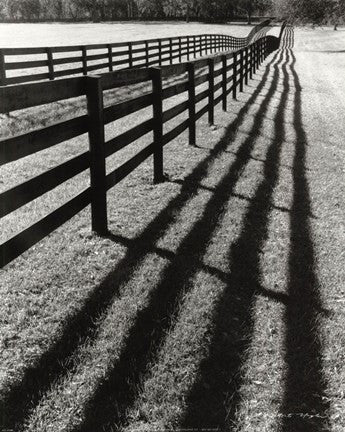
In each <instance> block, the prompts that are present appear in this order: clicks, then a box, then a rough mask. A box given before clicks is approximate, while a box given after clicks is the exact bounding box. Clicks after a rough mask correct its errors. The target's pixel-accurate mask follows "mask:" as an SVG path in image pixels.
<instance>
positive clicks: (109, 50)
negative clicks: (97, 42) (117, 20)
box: [108, 44, 113, 72]
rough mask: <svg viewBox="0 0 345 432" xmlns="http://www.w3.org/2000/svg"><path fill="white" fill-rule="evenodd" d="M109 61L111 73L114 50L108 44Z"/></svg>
mask: <svg viewBox="0 0 345 432" xmlns="http://www.w3.org/2000/svg"><path fill="white" fill-rule="evenodd" d="M108 61H109V72H112V71H113V48H112V46H111V45H110V44H108Z"/></svg>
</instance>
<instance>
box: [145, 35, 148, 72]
mask: <svg viewBox="0 0 345 432" xmlns="http://www.w3.org/2000/svg"><path fill="white" fill-rule="evenodd" d="M145 63H146V67H149V43H148V42H147V41H145Z"/></svg>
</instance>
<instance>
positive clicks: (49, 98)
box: [0, 36, 280, 267]
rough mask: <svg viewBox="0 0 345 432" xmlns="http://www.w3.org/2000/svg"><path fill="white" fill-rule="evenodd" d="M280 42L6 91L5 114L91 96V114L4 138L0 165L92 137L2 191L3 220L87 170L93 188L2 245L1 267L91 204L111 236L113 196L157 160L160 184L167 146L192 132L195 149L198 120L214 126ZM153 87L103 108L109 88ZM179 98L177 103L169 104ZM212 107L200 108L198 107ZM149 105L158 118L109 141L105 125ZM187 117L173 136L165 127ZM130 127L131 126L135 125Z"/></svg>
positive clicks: (2, 92)
mask: <svg viewBox="0 0 345 432" xmlns="http://www.w3.org/2000/svg"><path fill="white" fill-rule="evenodd" d="M279 42H280V40H279V38H276V37H274V36H264V37H263V38H260V39H258V40H257V41H255V42H253V43H251V44H250V45H248V46H246V47H244V48H241V49H239V50H236V51H235V52H228V53H223V54H221V55H219V54H218V55H212V56H208V57H206V58H202V59H197V60H193V61H189V62H185V63H181V64H178V65H166V66H162V67H151V68H134V69H131V70H123V71H117V72H109V73H107V74H104V75H102V76H87V77H76V78H68V79H61V80H56V81H51V82H49V81H48V82H40V83H31V84H20V85H13V86H7V87H0V113H8V112H11V111H15V110H20V109H25V108H29V107H36V106H40V105H44V104H48V103H54V102H58V101H62V100H66V99H70V98H74V97H78V96H85V95H86V97H87V101H88V113H87V114H85V115H82V116H79V117H75V118H72V119H70V120H67V121H63V122H60V123H57V124H54V125H52V126H48V127H44V128H40V129H37V130H34V131H31V132H28V133H25V134H22V135H18V136H14V137H11V138H7V139H5V140H2V141H0V165H4V164H7V163H10V162H13V161H16V160H18V159H21V158H23V157H25V156H28V155H31V154H34V153H37V152H40V151H42V150H44V149H48V148H50V147H52V146H55V145H59V144H62V143H63V142H64V141H66V140H69V139H71V138H74V137H77V136H79V135H82V134H84V133H88V139H89V151H87V152H84V153H82V154H80V155H78V156H76V157H73V158H72V159H70V160H68V161H67V162H64V163H62V164H61V165H59V166H56V167H54V168H52V169H50V170H49V171H46V172H44V173H43V174H40V175H38V176H36V177H34V178H31V179H30V180H28V181H25V182H24V183H22V184H19V185H17V186H15V187H13V188H11V189H9V190H6V191H5V192H2V193H1V194H0V202H1V203H2V204H1V206H0V218H2V217H4V216H6V215H8V214H10V213H11V212H13V211H15V210H17V209H18V208H20V207H21V206H23V205H25V204H27V203H29V202H31V201H33V200H35V199H36V198H38V197H40V196H42V195H43V194H45V193H47V192H48V191H50V190H52V189H53V188H55V187H56V186H58V185H59V184H62V183H64V182H66V181H67V180H69V179H71V178H73V177H74V176H76V175H77V174H79V173H81V172H84V171H86V170H89V173H90V183H89V186H88V187H87V188H86V189H84V190H82V191H80V192H79V194H78V195H76V196H74V198H72V199H71V200H69V201H68V202H66V203H64V204H63V205H62V206H60V207H59V208H57V209H56V210H54V211H53V212H52V213H50V214H48V215H47V216H45V217H44V218H43V219H41V220H39V221H38V222H36V223H35V224H33V225H32V226H30V227H28V228H26V229H25V230H24V231H22V232H20V233H18V234H16V235H15V236H14V237H12V238H10V239H9V240H7V241H5V242H4V243H3V244H1V245H0V267H2V266H4V265H6V264H7V263H9V262H11V261H12V260H13V259H15V258H16V257H18V256H19V255H20V254H22V253H23V252H24V251H26V250H27V249H29V248H30V247H32V246H33V245H34V244H36V243H37V242H39V241H40V240H41V239H43V238H44V237H45V236H47V235H48V234H50V233H51V232H53V231H54V230H55V229H57V228H58V227H59V226H61V225H62V224H64V223H65V222H66V221H68V220H69V219H70V218H72V217H73V216H74V215H76V214H77V213H79V212H80V211H81V210H82V209H84V208H85V207H86V206H88V205H89V204H91V218H92V220H91V225H92V229H93V230H94V231H95V232H97V233H98V234H105V233H106V232H107V200H106V197H107V191H108V190H109V189H111V188H112V187H113V186H115V185H116V184H118V183H119V182H120V181H121V180H123V179H124V178H125V177H126V176H128V175H129V174H130V173H131V172H132V171H133V170H135V169H136V168H137V167H138V166H139V165H140V164H141V163H142V162H143V161H145V160H146V159H147V158H149V157H150V156H153V177H154V181H155V182H159V181H161V180H162V179H163V148H164V146H166V145H167V144H168V143H170V142H171V141H172V140H173V139H174V138H176V137H177V136H179V135H180V134H181V133H182V132H183V131H185V130H187V129H188V131H189V143H190V144H191V145H195V130H196V122H197V120H198V119H199V118H200V117H202V116H203V115H204V114H206V113H207V115H208V121H209V123H210V124H213V122H214V107H215V106H216V105H217V104H219V103H222V108H223V110H226V109H227V98H228V96H229V95H231V96H232V97H233V98H236V96H237V92H238V91H243V87H244V85H245V84H247V83H248V80H249V79H251V78H252V77H253V74H254V73H255V72H256V70H257V68H258V67H259V65H260V64H261V62H262V61H263V60H264V59H265V58H266V57H267V56H268V55H269V54H270V53H271V52H272V51H274V50H275V49H277V48H278V46H279ZM176 75H179V76H180V77H181V80H180V81H179V82H178V83H175V84H173V85H171V84H167V85H165V83H166V81H165V79H166V78H168V77H172V76H176ZM141 82H148V83H152V87H151V91H150V92H149V93H147V94H142V95H140V96H137V97H135V98H132V99H130V100H126V101H124V102H121V103H117V104H113V105H111V106H109V107H106V108H104V105H103V92H104V90H108V89H113V88H116V87H122V86H128V85H131V84H134V83H141ZM183 93H184V94H185V100H184V101H183V102H181V99H180V98H177V102H178V103H177V104H176V105H174V106H172V107H170V108H169V109H166V110H164V109H163V101H165V100H166V99H170V98H173V97H174V96H177V95H182V94H183ZM171 100H172V101H174V99H171ZM201 101H206V105H204V106H203V107H202V108H199V107H200V105H198V104H199V102H201ZM145 107H151V108H150V109H152V111H153V116H152V118H149V119H148V120H145V121H143V122H141V123H140V124H138V125H136V126H135V127H131V126H130V125H129V126H128V128H127V130H126V131H125V132H123V133H121V134H119V135H118V136H116V137H115V138H112V139H110V140H108V141H105V134H104V128H105V125H107V124H110V123H112V122H116V121H118V120H119V119H122V118H125V117H126V116H128V115H130V114H133V113H136V112H137V111H139V110H142V109H143V108H145ZM181 113H186V115H187V118H186V119H185V120H183V121H180V120H179V123H178V124H177V126H175V127H174V128H173V129H171V130H169V131H168V132H167V131H166V130H165V126H166V123H167V122H168V121H170V120H171V119H173V118H175V117H177V116H178V115H180V114H181ZM129 124H130V122H129ZM149 133H151V135H152V141H151V143H150V144H149V145H148V146H146V147H145V148H143V149H141V150H140V151H139V152H138V153H137V154H135V155H134V156H133V157H131V158H130V159H129V160H127V161H126V162H125V163H123V164H122V165H120V166H119V167H118V168H116V169H115V170H113V171H112V172H109V173H107V172H106V168H105V166H106V158H107V157H109V156H110V155H113V154H115V153H116V152H118V151H120V150H121V149H123V148H125V147H126V146H129V145H130V144H131V143H133V142H135V141H136V140H138V139H139V138H141V137H143V136H144V135H146V134H149Z"/></svg>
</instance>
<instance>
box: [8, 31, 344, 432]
mask: <svg viewBox="0 0 345 432" xmlns="http://www.w3.org/2000/svg"><path fill="white" fill-rule="evenodd" d="M10 26H23V25H19V24H18V25H12V24H8V25H7V24H6V25H0V35H3V34H4V33H7V35H8V28H10ZM41 26H45V27H46V28H47V30H45V32H46V33H45V34H47V37H45V39H44V44H45V45H46V44H47V45H49V44H50V43H51V44H56V42H57V39H56V37H57V35H58V34H59V32H60V34H59V42H60V41H62V39H61V34H63V39H64V38H66V40H64V41H63V42H61V43H64V44H66V43H71V44H72V43H73V44H74V43H89V42H91V40H89V38H90V37H92V42H93V43H96V42H113V41H115V40H117V39H114V37H113V32H114V28H113V27H111V26H112V25H110V24H89V25H86V24H80V25H79V24H78V25H73V26H71V27H70V28H69V27H67V26H68V25H67V24H66V25H65V24H64V25H52V24H39V25H28V26H23V28H25V30H24V31H19V32H16V31H12V30H11V32H12V37H10V36H6V35H5V36H4V38H5V39H2V40H6V37H7V41H8V43H11V44H12V45H11V46H18V45H23V44H24V45H28V44H29V42H28V40H26V41H24V39H25V37H24V35H25V36H26V39H28V37H27V35H30V44H33V45H42V38H41V36H40V34H42V31H41V30H40V31H37V32H36V30H37V29H38V28H41V29H42V27H41ZM116 26H118V29H117V30H116V33H117V36H118V37H119V38H123V39H122V40H131V39H132V40H133V39H135V38H139V37H140V38H145V37H156V36H157V37H159V36H169V35H172V36H173V35H177V34H181V35H182V34H187V33H198V31H199V30H198V29H197V28H200V32H203V33H207V32H208V29H209V32H210V33H218V32H219V33H223V32H225V31H226V30H223V29H225V28H226V26H217V25H215V26H214V25H210V26H208V25H201V24H194V23H192V24H189V25H185V24H181V23H180V24H166V23H164V25H159V24H156V23H155V24H142V23H140V24H135V25H133V24H130V23H124V24H123V23H121V24H116ZM193 26H195V28H193ZM220 27H221V28H220ZM14 28H15V27H12V29H14ZM18 28H20V27H17V29H18ZM33 28H34V29H35V30H34V31H32V29H33ZM62 28H69V30H68V31H65V32H64V33H61V29H62ZM206 28H207V30H206ZM4 29H6V30H4ZM49 29H52V30H51V33H50V32H49V31H50V30H49ZM139 29H140V32H142V33H140V35H139ZM177 29H178V30H177ZM56 30H58V32H56ZM84 30H85V31H84ZM237 31H238V32H239V33H236V34H235V33H234V32H235V28H234V27H233V28H229V33H228V34H231V35H235V36H237V35H240V36H245V35H246V34H247V33H248V31H249V29H248V27H246V26H238V27H236V32H237ZM275 31H277V30H276V29H273V32H275ZM25 32H26V33H25ZM153 32H155V33H154V34H153ZM241 32H243V33H241ZM14 34H18V37H16V38H14V37H13V35H14ZM36 35H37V36H36ZM21 38H23V39H21ZM36 38H37V39H36ZM50 38H51V39H50ZM54 38H55V39H54ZM10 39H11V41H10ZM54 40H55V42H53V41H54ZM13 44H15V45H13ZM2 45H4V46H5V43H4V42H2ZM344 45H345V42H344V31H343V30H341V31H339V32H332V31H330V30H329V29H317V30H313V31H311V30H307V29H295V34H294V44H293V41H292V36H291V35H290V37H289V38H286V39H285V44H284V45H283V46H282V47H281V49H280V50H279V51H276V52H275V53H273V54H271V56H269V57H268V59H267V60H266V61H265V62H264V63H263V65H262V66H261V68H260V70H259V71H258V72H257V74H255V76H254V80H252V81H250V82H249V85H248V86H245V88H244V92H243V93H239V94H238V99H237V100H236V101H231V102H229V107H228V112H222V111H221V109H220V107H218V108H217V109H216V112H215V126H214V127H212V128H210V127H208V125H207V120H206V119H205V118H201V119H200V120H199V121H198V127H197V147H191V146H189V145H188V144H187V141H188V140H187V134H183V135H181V136H180V137H178V138H177V139H176V140H175V141H174V142H173V143H172V144H169V146H167V148H166V150H165V153H164V160H165V174H166V181H165V182H163V183H160V184H158V185H153V184H152V161H151V160H148V161H147V162H145V163H144V164H143V165H142V166H140V167H139V168H138V169H137V170H136V171H135V172H134V173H133V174H132V175H131V176H130V177H128V178H127V179H126V180H125V181H124V182H122V183H121V184H119V185H118V186H117V187H115V188H113V189H112V190H111V191H110V192H109V193H108V208H109V228H110V234H109V235H108V236H107V237H105V238H101V237H97V236H95V235H93V234H92V233H91V232H90V222H89V221H90V214H89V213H90V211H89V209H86V210H84V211H82V212H81V213H80V214H79V215H78V216H76V217H74V218H73V219H72V220H70V221H69V222H68V223H67V224H65V225H63V226H62V227H61V228H59V229H58V230H57V231H56V232H55V233H53V234H52V235H51V236H49V237H48V238H46V239H45V240H43V241H42V242H40V243H39V244H37V245H36V246H35V247H34V248H32V249H30V250H29V251H27V252H26V253H25V254H24V255H23V256H21V257H19V258H18V259H16V260H15V261H14V262H13V263H11V264H9V265H8V266H6V267H5V268H4V269H2V270H0V271H1V281H0V298H1V304H0V320H1V321H0V323H1V324H0V325H1V327H0V329H1V342H0V344H1V350H0V364H1V369H0V410H1V409H2V410H3V412H1V415H0V421H2V422H3V424H2V425H1V426H3V425H4V427H5V428H6V429H8V428H9V427H11V428H13V429H14V430H16V431H17V430H18V431H20V430H25V431H32V432H33V431H49V430H56V431H73V432H77V431H91V430H92V431H101V430H107V431H110V430H123V431H127V432H133V431H151V430H162V429H164V428H174V427H176V428H197V427H200V428H201V427H203V428H205V427H208V428H220V429H221V430H231V431H238V432H245V431H247V432H254V431H265V432H266V431H269V432H271V431H272V432H275V431H278V430H282V431H284V432H290V431H293V432H299V431H301V432H302V431H303V432H304V431H313V432H315V431H316V432H322V431H332V432H341V431H343V430H344V428H345V417H344V414H343V413H344V412H345V397H344V394H345V380H344V377H345V369H344V355H345V353H344V346H345V339H344V333H343V327H344V293H345V292H344V285H345V270H344V269H345V256H344V237H345V232H344V220H343V215H344V210H345V207H344V199H343V197H344V196H345V189H344V184H345V182H344V180H345V171H344V159H345V151H344V148H343V137H344V136H345V127H344V122H343V120H342V113H343V112H344V109H345V97H344V95H345V86H344V80H343V78H342V75H343V74H342V71H343V70H344V66H345V61H344V56H343V54H341V53H342V52H344V48H345V47H344ZM8 46H10V45H8ZM142 91H145V88H142V87H140V86H136V87H135V88H127V89H121V90H117V91H113V92H111V93H110V94H109V95H107V96H106V103H110V102H111V101H113V100H114V99H115V100H123V99H126V98H128V97H130V96H133V94H138V93H139V92H142ZM83 110H85V101H80V100H77V101H71V102H69V103H68V104H63V105H61V106H56V105H54V106H52V107H47V108H44V109H33V110H27V112H15V113H13V114H11V115H10V116H9V117H8V118H6V117H3V118H1V123H2V124H1V132H2V134H3V136H5V135H10V134H12V133H14V132H17V131H23V130H27V129H30V128H35V127H37V126H40V125H44V124H49V123H53V122H54V121H56V120H57V119H60V118H66V117H67V118H68V117H69V116H72V114H75V113H76V112H83ZM149 114H150V113H149V112H148V111H147V110H146V111H145V110H143V112H142V113H141V115H140V121H142V120H144V119H145V118H146V117H145V116H148V115H149ZM38 118H40V120H39V121H38ZM138 121H139V119H138V116H137V115H136V116H132V117H129V118H127V119H126V121H124V122H123V123H122V124H121V123H120V124H119V125H118V126H117V129H116V130H114V127H112V126H109V127H108V128H107V129H106V134H107V135H108V136H109V137H110V136H114V135H116V134H118V133H121V130H124V129H125V127H126V123H131V124H133V125H134V124H135V122H138ZM176 121H178V119H176ZM147 139H149V137H145V139H144V140H142V141H140V142H139V143H136V144H135V147H134V148H131V149H128V150H125V152H124V153H123V155H122V154H121V155H120V156H116V158H114V159H112V160H110V161H109V165H110V166H109V167H107V168H109V169H110V168H111V166H116V165H117V164H119V163H120V160H121V158H127V157H128V156H129V155H130V154H132V152H134V151H137V150H138V148H140V146H142V145H144V144H145V142H146V141H145V140H147ZM58 147H59V148H58V149H57V148H52V149H49V150H46V151H44V152H41V153H40V154H39V155H40V156H39V157H37V155H36V156H35V155H33V156H30V157H28V158H25V159H23V160H21V161H18V162H15V163H13V164H9V165H5V166H4V167H1V172H0V190H5V189H8V187H9V186H11V185H15V184H17V183H18V182H20V181H22V180H23V179H26V178H30V177H31V176H33V175H35V174H37V173H39V172H41V171H43V170H44V169H46V168H47V167H49V166H54V165H56V163H57V162H59V163H60V162H62V161H63V160H66V159H68V158H70V157H71V156H74V155H77V154H79V153H81V152H83V151H85V149H86V148H87V140H86V137H85V136H82V137H79V138H77V139H74V140H70V141H69V142H67V143H64V145H63V146H58ZM86 181H87V178H86V176H84V175H83V174H81V175H80V176H77V177H76V178H75V179H73V180H71V181H69V182H66V184H64V185H62V186H61V187H58V188H56V189H55V190H54V191H52V192H51V193H49V194H47V196H45V197H43V198H40V199H39V200H37V201H33V202H32V203H30V204H29V205H27V206H25V207H24V208H22V209H19V210H18V211H16V212H14V213H13V214H11V215H9V216H8V217H5V218H3V219H1V224H2V225H1V233H0V237H1V240H2V241H3V240H5V239H6V238H8V237H9V236H11V235H12V234H13V233H14V232H15V231H16V230H20V229H22V228H24V227H25V226H27V225H28V224H29V223H32V222H33V221H35V220H36V219H37V218H40V217H41V216H42V214H44V213H46V212H48V211H49V210H50V209H51V207H52V206H56V205H57V204H58V203H59V202H63V201H64V200H66V199H67V198H68V196H72V195H73V194H74V193H75V191H76V190H77V189H79V188H80V187H82V186H83V185H85V184H86ZM1 401H2V402H1ZM1 404H2V405H1Z"/></svg>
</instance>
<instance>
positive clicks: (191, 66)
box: [187, 63, 196, 146]
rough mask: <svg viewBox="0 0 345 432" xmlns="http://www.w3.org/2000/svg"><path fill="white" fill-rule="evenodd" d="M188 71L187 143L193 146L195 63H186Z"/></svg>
mask: <svg viewBox="0 0 345 432" xmlns="http://www.w3.org/2000/svg"><path fill="white" fill-rule="evenodd" d="M187 71H188V102H189V104H188V114H189V144H190V145H193V146H195V121H196V119H195V65H194V63H188V64H187Z"/></svg>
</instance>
